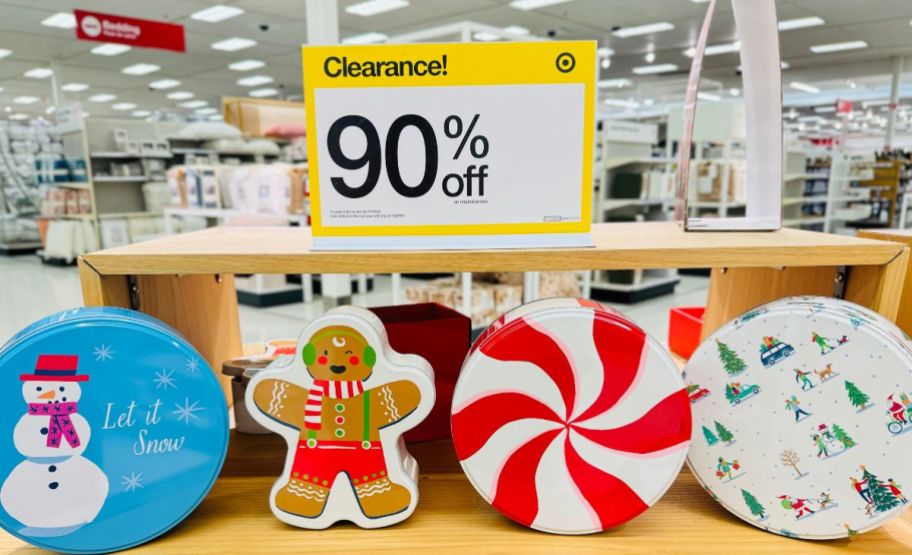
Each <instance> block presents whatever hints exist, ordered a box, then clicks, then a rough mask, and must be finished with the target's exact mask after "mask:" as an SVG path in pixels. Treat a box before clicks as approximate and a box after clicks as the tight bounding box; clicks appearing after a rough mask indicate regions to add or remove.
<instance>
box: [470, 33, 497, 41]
mask: <svg viewBox="0 0 912 555" xmlns="http://www.w3.org/2000/svg"><path fill="white" fill-rule="evenodd" d="M472 38H473V39H475V40H478V41H482V42H490V41H492V40H498V39H499V38H500V35H498V34H497V33H489V32H487V31H479V32H477V33H475V34H473V35H472Z"/></svg>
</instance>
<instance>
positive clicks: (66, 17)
mask: <svg viewBox="0 0 912 555" xmlns="http://www.w3.org/2000/svg"><path fill="white" fill-rule="evenodd" d="M41 24H42V25H44V26H45V27H58V28H60V29H75V28H76V16H75V15H73V14H72V13H70V12H59V13H55V14H54V15H52V16H50V17H46V18H44V19H42V20H41Z"/></svg>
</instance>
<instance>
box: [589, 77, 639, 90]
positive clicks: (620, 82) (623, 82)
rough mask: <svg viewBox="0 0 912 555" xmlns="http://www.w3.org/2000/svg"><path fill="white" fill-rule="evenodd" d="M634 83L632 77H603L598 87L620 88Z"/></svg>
mask: <svg viewBox="0 0 912 555" xmlns="http://www.w3.org/2000/svg"><path fill="white" fill-rule="evenodd" d="M631 85H633V81H631V80H630V79H624V78H621V79H603V80H601V81H599V82H598V88H600V89H620V88H622V87H629V86H631Z"/></svg>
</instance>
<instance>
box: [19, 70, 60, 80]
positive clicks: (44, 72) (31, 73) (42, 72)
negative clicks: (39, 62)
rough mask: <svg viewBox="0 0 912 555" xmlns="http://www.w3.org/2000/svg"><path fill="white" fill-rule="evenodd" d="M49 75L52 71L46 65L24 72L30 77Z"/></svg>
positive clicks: (37, 77)
mask: <svg viewBox="0 0 912 555" xmlns="http://www.w3.org/2000/svg"><path fill="white" fill-rule="evenodd" d="M51 75H54V71H53V70H51V69H48V68H46V67H36V68H34V69H30V70H28V71H26V72H25V76H26V77H31V78H32V79H45V78H47V77H50V76H51Z"/></svg>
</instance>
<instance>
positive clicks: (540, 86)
mask: <svg viewBox="0 0 912 555" xmlns="http://www.w3.org/2000/svg"><path fill="white" fill-rule="evenodd" d="M302 58H303V66H304V67H303V70H304V100H305V104H306V108H307V127H308V135H307V136H308V154H309V156H308V158H309V160H310V168H309V171H310V191H311V203H312V205H311V220H312V227H313V236H314V244H313V246H314V248H316V249H364V248H372V249H426V248H510V247H537V246H587V245H589V244H591V240H590V237H589V231H590V221H591V216H590V215H591V190H592V168H593V162H592V156H593V131H594V125H595V120H594V108H595V106H594V102H595V76H596V54H595V43H594V42H583V41H580V42H532V43H494V44H480V43H458V44H415V45H380V46H305V47H303V55H302Z"/></svg>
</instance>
